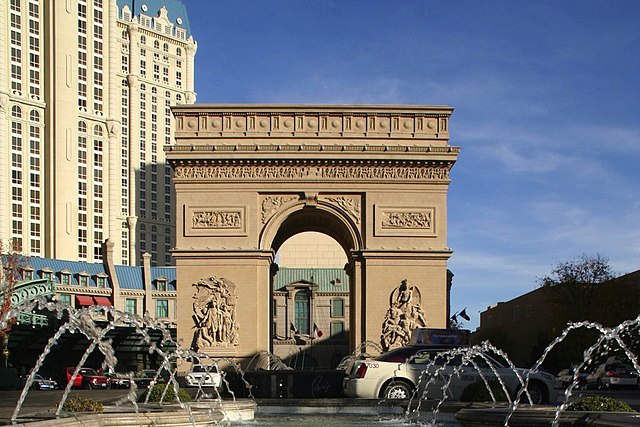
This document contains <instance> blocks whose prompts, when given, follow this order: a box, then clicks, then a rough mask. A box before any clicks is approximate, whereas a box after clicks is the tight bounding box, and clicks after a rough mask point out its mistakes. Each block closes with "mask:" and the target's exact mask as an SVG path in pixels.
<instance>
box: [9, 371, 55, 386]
mask: <svg viewBox="0 0 640 427" xmlns="http://www.w3.org/2000/svg"><path fill="white" fill-rule="evenodd" d="M28 379H29V376H28V375H23V376H21V377H20V378H18V389H23V388H24V385H25V384H26V383H27V380H28ZM57 388H58V383H57V382H56V381H54V380H52V379H51V378H49V379H46V378H44V377H43V376H42V375H40V374H36V375H35V377H34V379H33V383H32V384H31V388H30V389H31V390H56V389H57Z"/></svg>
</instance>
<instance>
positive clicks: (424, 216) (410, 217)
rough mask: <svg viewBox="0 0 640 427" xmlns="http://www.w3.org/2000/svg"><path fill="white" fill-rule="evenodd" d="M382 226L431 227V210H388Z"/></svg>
mask: <svg viewBox="0 0 640 427" xmlns="http://www.w3.org/2000/svg"><path fill="white" fill-rule="evenodd" d="M382 228H431V212H389V213H386V214H385V217H384V218H383V219H382Z"/></svg>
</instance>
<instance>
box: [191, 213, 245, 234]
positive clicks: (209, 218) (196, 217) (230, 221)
mask: <svg viewBox="0 0 640 427" xmlns="http://www.w3.org/2000/svg"><path fill="white" fill-rule="evenodd" d="M184 221H185V233H186V235H187V236H219V235H224V236H244V235H246V221H247V219H246V208H245V207H244V206H219V207H202V206H185V218H184Z"/></svg>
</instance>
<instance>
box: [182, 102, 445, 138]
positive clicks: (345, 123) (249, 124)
mask: <svg viewBox="0 0 640 427" xmlns="http://www.w3.org/2000/svg"><path fill="white" fill-rule="evenodd" d="M172 111H173V114H174V116H175V118H176V127H175V137H176V139H177V140H178V143H179V139H180V138H182V137H191V138H201V137H204V138H243V139H244V138H250V137H255V138H283V137H284V138H308V137H309V136H313V137H316V138H323V137H327V138H332V137H336V136H339V137H341V138H363V139H397V138H400V139H416V140H420V139H425V140H447V139H448V138H449V123H448V122H449V117H450V116H451V113H452V112H453V109H452V108H450V107H446V106H412V105H361V106H352V105H287V106H284V105H259V104H256V105H198V106H182V105H181V106H176V107H172Z"/></svg>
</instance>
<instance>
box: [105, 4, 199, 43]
mask: <svg viewBox="0 0 640 427" xmlns="http://www.w3.org/2000/svg"><path fill="white" fill-rule="evenodd" d="M117 4H118V9H120V10H122V7H124V6H125V5H126V6H129V9H131V13H132V14H133V16H140V15H146V16H150V17H156V16H158V14H159V12H160V9H161V8H162V6H164V7H165V8H166V9H167V16H168V17H169V20H170V21H171V23H172V24H173V25H174V26H175V27H180V28H184V29H185V30H186V31H187V37H189V36H190V35H191V27H190V26H189V17H188V15H187V8H186V6H185V5H184V3H183V2H182V1H180V0H117ZM142 6H146V8H147V10H146V11H144V10H142ZM178 20H180V21H181V23H180V24H178Z"/></svg>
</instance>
